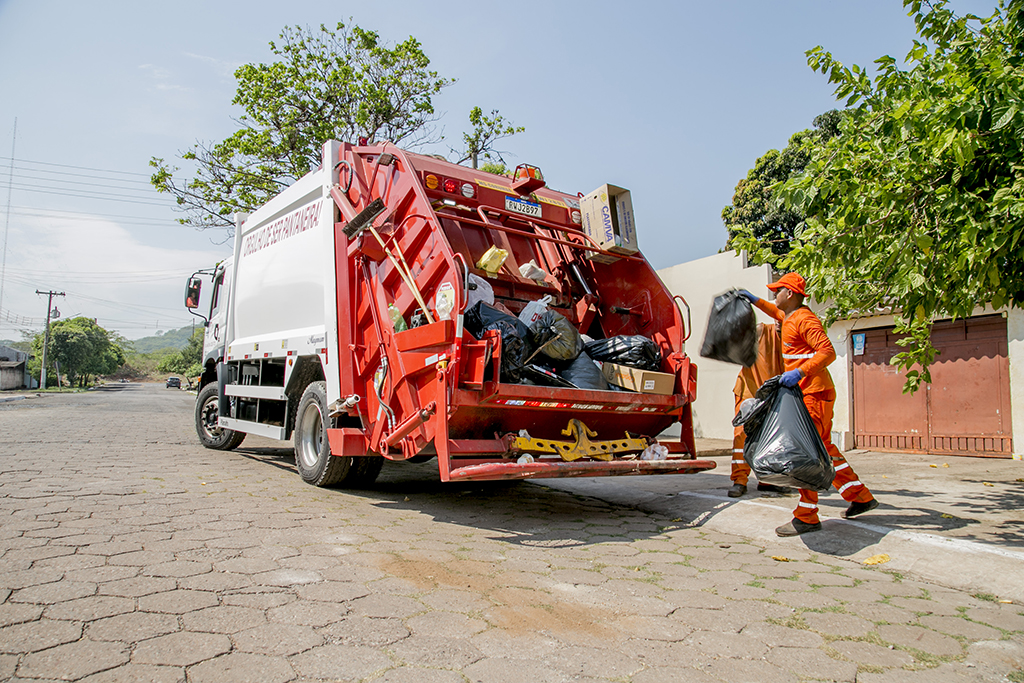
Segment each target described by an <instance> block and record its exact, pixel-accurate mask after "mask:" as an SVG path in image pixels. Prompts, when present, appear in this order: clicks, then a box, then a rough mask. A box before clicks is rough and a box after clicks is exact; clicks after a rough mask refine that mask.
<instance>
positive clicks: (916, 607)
mask: <svg viewBox="0 0 1024 683" xmlns="http://www.w3.org/2000/svg"><path fill="white" fill-rule="evenodd" d="M889 604H891V605H895V606H897V607H902V608H903V609H906V610H910V611H911V612H916V613H919V614H934V615H937V616H946V617H955V616H958V615H959V614H960V611H959V610H957V609H956V608H955V607H953V606H952V605H948V604H945V603H942V602H936V601H935V600H925V599H921V598H905V597H898V598H892V599H890V600H889Z"/></svg>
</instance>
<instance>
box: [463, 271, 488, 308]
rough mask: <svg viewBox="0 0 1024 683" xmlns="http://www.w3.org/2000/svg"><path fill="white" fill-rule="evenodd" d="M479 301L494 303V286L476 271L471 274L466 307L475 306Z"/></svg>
mask: <svg viewBox="0 0 1024 683" xmlns="http://www.w3.org/2000/svg"><path fill="white" fill-rule="evenodd" d="M477 301H483V302H484V303H486V304H488V305H493V304H494V288H493V287H491V283H490V282H488V281H487V280H485V279H483V278H482V277H480V276H479V275H477V274H476V273H470V274H469V291H468V292H467V293H466V308H467V309H469V308H473V307H474V306H476V302H477Z"/></svg>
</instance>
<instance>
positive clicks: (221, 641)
mask: <svg viewBox="0 0 1024 683" xmlns="http://www.w3.org/2000/svg"><path fill="white" fill-rule="evenodd" d="M230 649H231V641H230V640H229V639H228V637H227V636H225V635H221V634H219V633H187V632H179V633H171V634H168V635H165V636H157V637H156V638H150V639H149V640H144V641H142V642H141V643H139V644H138V645H136V646H135V650H134V652H133V653H132V661H133V662H135V663H136V664H165V665H169V666H190V665H192V664H196V663H198V662H201V661H203V660H204V659H210V658H211V657H216V656H217V655H220V654H224V653H225V652H228V651H229V650H230Z"/></svg>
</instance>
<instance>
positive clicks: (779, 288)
mask: <svg viewBox="0 0 1024 683" xmlns="http://www.w3.org/2000/svg"><path fill="white" fill-rule="evenodd" d="M768 289H770V290H772V291H773V292H774V293H775V303H774V304H772V303H771V302H769V301H765V300H763V299H760V298H758V297H756V296H754V295H753V294H751V293H750V292H748V291H746V290H740V294H742V295H743V296H744V297H746V298H747V300H749V301H750V302H751V303H752V304H754V305H755V306H757V308H759V309H760V310H762V311H764V312H765V313H767V314H768V315H770V316H771V317H773V318H775V319H776V320H781V321H782V358H783V361H784V362H785V365H786V371H785V372H784V373H782V377H781V378H780V379H779V383H780V384H781V385H782V386H784V387H795V386H798V385H799V387H800V390H801V391H802V392H803V397H804V405H805V406H806V407H807V412H808V413H810V415H811V420H813V421H814V426H815V427H817V428H818V434H819V436H821V440H822V441H823V442H824V443H825V448H826V449H827V450H828V453H829V455H831V456H832V464H833V465H834V466H835V468H836V478H835V480H833V482H832V485H833V486H835V487H836V488H837V489H838V490H839V494H840V495H841V496H842V497H843V498H844V499H845V500H847V501H849V503H850V507H848V508H847V509H846V510H845V511H844V512H843V517H845V518H847V519H849V518H850V517H856V516H857V515H861V514H864V513H865V512H867V511H869V510H874V509H875V508H876V507H878V501H877V500H875V498H874V496H872V495H871V492H870V491H868V487H866V486H864V484H862V483H861V482H860V480H859V479H858V478H857V473H856V472H854V471H853V468H852V467H850V464H849V463H848V462H846V459H845V458H844V457H843V455H842V453H840V452H839V449H838V448H836V447H835V445H833V443H832V406H833V404H834V403H835V400H836V390H835V385H834V384H833V383H832V376H831V375H829V374H828V370H827V369H826V367H827V366H828V364H829V363H831V362H832V361H834V360H835V359H836V352H835V349H833V348H832V342H831V341H829V339H828V335H826V334H825V330H824V328H822V326H821V321H820V320H818V316H816V315H814V313H812V312H811V309H809V308H808V307H807V306H805V305H804V297H805V296H807V291H806V284H805V283H804V279H803V278H802V277H800V276H799V275H797V274H796V273H787V274H785V275H783V276H782V277H781V278H779V280H778V281H777V282H773V283H772V284H770V285H768ZM819 529H821V521H820V520H819V519H818V492H817V491H808V490H805V489H800V502H799V503H798V504H797V508H796V510H795V511H794V512H793V519H792V521H790V522H788V523H786V524H783V525H782V526H780V527H779V528H777V529H776V530H775V533H777V534H778V535H779V536H797V535H799V534H805V533H808V532H810V531H818V530H819Z"/></svg>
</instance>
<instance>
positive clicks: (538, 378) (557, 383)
mask: <svg viewBox="0 0 1024 683" xmlns="http://www.w3.org/2000/svg"><path fill="white" fill-rule="evenodd" d="M520 373H521V374H522V377H523V379H527V380H530V381H531V382H532V383H533V384H536V385H537V386H541V387H562V388H564V389H579V387H577V386H576V385H575V384H573V383H572V382H570V381H569V380H567V379H563V378H562V377H559V376H558V374H557V373H556V372H555V371H554V370H550V369H548V368H545V367H542V366H540V365H535V364H533V363H528V364H526V365H524V366H523V367H522V368H520Z"/></svg>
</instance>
